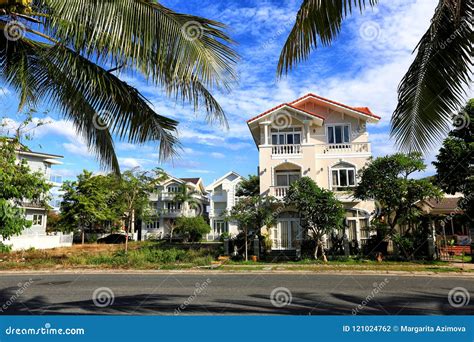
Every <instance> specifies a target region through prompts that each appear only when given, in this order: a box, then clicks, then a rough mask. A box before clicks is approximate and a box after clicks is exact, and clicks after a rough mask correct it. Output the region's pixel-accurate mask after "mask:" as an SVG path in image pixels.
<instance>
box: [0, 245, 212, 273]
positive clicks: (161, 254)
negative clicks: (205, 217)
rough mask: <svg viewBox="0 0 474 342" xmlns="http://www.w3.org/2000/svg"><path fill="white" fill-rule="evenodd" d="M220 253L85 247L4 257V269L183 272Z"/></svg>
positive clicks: (148, 247) (153, 247) (190, 249)
mask: <svg viewBox="0 0 474 342" xmlns="http://www.w3.org/2000/svg"><path fill="white" fill-rule="evenodd" d="M217 254H218V253H217V251H215V250H213V249H209V248H193V246H188V248H176V247H172V246H167V244H165V243H159V242H131V243H130V244H129V251H128V253H125V251H124V246H123V245H106V244H85V245H73V246H72V247H67V248H66V247H65V248H54V249H48V250H34V249H30V250H26V251H17V252H10V253H3V254H0V270H12V269H14V270H22V269H34V270H38V269H50V268H54V269H77V268H79V269H90V268H92V269H95V268H100V269H170V268H171V269H181V268H192V267H196V266H204V265H210V264H211V263H212V261H213V260H215V259H216V258H217Z"/></svg>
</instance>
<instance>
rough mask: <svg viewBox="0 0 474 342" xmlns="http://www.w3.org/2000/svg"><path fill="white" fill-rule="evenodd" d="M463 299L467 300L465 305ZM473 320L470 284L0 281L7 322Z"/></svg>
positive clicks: (94, 277)
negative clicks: (115, 317)
mask: <svg viewBox="0 0 474 342" xmlns="http://www.w3.org/2000/svg"><path fill="white" fill-rule="evenodd" d="M453 288H457V289H455V290H453V291H452V292H455V294H453V295H452V296H451V299H452V300H451V302H452V303H453V304H454V306H453V305H451V304H450V302H449V298H448V297H449V292H450V290H452V289H453ZM463 289H465V290H467V292H465V290H463ZM468 297H472V298H471V299H470V302H467V300H468V299H469V298H468ZM462 304H464V305H462ZM473 313H474V278H473V277H470V278H468V277H465V278H462V277H448V276H393V275H342V274H339V275H338V274H299V273H298V274H297V273H292V274H254V273H246V274H243V273H238V274H216V273H211V274H172V273H170V274H156V273H155V274H124V273H118V274H111V273H101V274H31V275H28V274H21V275H20V274H15V275H7V274H0V314H4V315H5V314H8V315H29V314H35V315H46V314H50V315H51V314H141V315H176V314H179V315H196V314H199V315H221V314H226V315H241V314H245V315H260V314H277V315H352V314H359V315H368V314H371V315H412V314H421V315H461V314H464V315H466V314H473Z"/></svg>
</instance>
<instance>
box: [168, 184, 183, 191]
mask: <svg viewBox="0 0 474 342" xmlns="http://www.w3.org/2000/svg"><path fill="white" fill-rule="evenodd" d="M180 188H181V186H180V185H179V184H176V183H173V184H170V185H168V188H167V191H168V192H179V189H180Z"/></svg>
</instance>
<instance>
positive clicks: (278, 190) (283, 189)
mask: <svg viewBox="0 0 474 342" xmlns="http://www.w3.org/2000/svg"><path fill="white" fill-rule="evenodd" d="M289 188H290V187H289V186H272V187H271V191H270V194H271V195H272V196H274V197H276V198H278V199H282V198H283V197H285V196H286V194H287V192H288V189H289Z"/></svg>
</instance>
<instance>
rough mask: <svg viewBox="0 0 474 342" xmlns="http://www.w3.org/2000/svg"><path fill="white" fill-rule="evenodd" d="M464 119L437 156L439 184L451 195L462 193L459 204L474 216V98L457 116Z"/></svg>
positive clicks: (461, 119)
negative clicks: (462, 196)
mask: <svg viewBox="0 0 474 342" xmlns="http://www.w3.org/2000/svg"><path fill="white" fill-rule="evenodd" d="M457 117H458V119H459V120H460V121H459V122H458V123H457V124H458V127H455V129H454V130H452V131H451V132H450V133H449V135H448V138H446V140H444V142H443V146H442V147H441V149H440V150H439V154H438V155H437V156H436V161H434V162H433V164H434V165H435V166H436V177H435V182H436V184H438V185H439V186H440V187H441V189H443V190H444V191H445V192H447V193H449V194H454V193H456V192H461V193H462V194H463V195H464V198H463V199H461V201H460V203H459V205H460V208H462V209H463V210H464V211H465V213H466V214H467V216H468V217H474V195H473V194H474V99H471V100H469V101H468V103H467V104H466V106H465V107H464V108H462V109H461V111H460V112H459V114H458V115H457Z"/></svg>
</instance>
